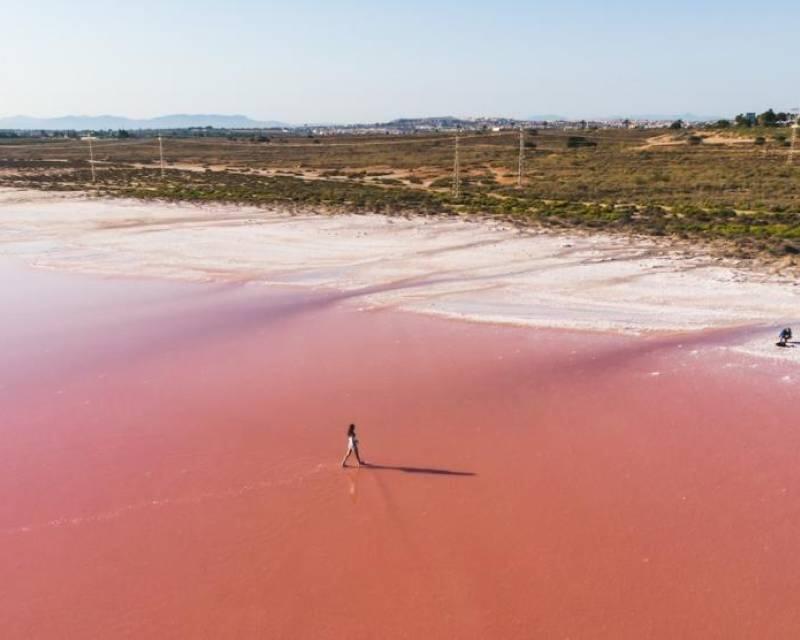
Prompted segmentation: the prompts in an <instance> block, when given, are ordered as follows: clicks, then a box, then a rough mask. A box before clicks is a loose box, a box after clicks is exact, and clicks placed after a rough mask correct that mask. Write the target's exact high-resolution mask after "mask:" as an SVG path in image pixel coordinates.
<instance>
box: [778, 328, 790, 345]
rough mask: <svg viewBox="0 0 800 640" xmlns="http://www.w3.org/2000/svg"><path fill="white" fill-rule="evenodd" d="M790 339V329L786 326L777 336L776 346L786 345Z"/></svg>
mask: <svg viewBox="0 0 800 640" xmlns="http://www.w3.org/2000/svg"><path fill="white" fill-rule="evenodd" d="M791 339H792V330H791V329H790V328H789V327H786V328H785V329H784V330H783V331H781V333H780V335H779V336H778V346H779V347H786V346H788V344H789V340H791Z"/></svg>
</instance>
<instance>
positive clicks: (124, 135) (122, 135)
mask: <svg viewBox="0 0 800 640" xmlns="http://www.w3.org/2000/svg"><path fill="white" fill-rule="evenodd" d="M117 137H118V138H130V137H131V134H130V133H128V132H127V131H125V129H120V130H119V131H117Z"/></svg>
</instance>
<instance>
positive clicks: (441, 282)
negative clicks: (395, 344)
mask: <svg viewBox="0 0 800 640" xmlns="http://www.w3.org/2000/svg"><path fill="white" fill-rule="evenodd" d="M0 221H1V222H2V233H1V234H0V254H2V255H10V256H15V257H17V258H20V259H22V260H24V261H25V262H26V263H28V264H31V265H34V266H38V267H45V268H54V269H67V270H71V271H81V272H89V273H97V274H106V275H122V276H136V277H142V276H154V277H169V278H179V279H189V280H203V281H207V280H222V281H248V282H263V283H271V284H279V285H292V286H306V287H327V288H333V289H337V290H341V291H345V292H348V293H349V294H350V295H351V297H352V298H353V299H354V300H356V301H357V302H358V303H359V304H361V305H364V306H370V307H395V308H400V309H405V310H412V311H418V312H424V313H432V314H439V315H445V316H451V317H457V318H468V319H472V320H478V321H489V322H501V323H510V324H518V325H527V326H537V327H552V328H570V329H582V330H600V331H609V330H610V331H614V332H622V333H647V332H653V331H659V332H678V331H695V330H702V329H709V328H717V327H726V326H733V325H753V326H754V331H753V332H752V333H750V334H743V335H742V339H741V341H740V343H739V344H736V345H729V346H732V347H733V348H737V349H742V350H746V351H748V352H750V353H753V354H758V355H766V356H770V357H776V358H784V359H793V360H794V359H797V360H799V361H800V357H797V356H796V355H795V352H796V351H800V350H796V349H781V350H779V349H776V348H775V347H774V335H773V334H777V331H778V330H779V329H780V328H781V327H782V326H783V325H791V324H792V322H794V321H797V320H798V317H799V316H800V288H798V287H797V286H796V284H795V283H794V282H789V281H787V280H786V279H784V278H781V277H779V276H770V275H765V274H760V273H756V272H748V271H743V270H737V269H733V268H730V267H726V266H721V265H720V264H718V263H716V262H714V261H713V260H712V259H711V258H709V257H707V256H702V255H695V256H691V257H690V256H687V255H686V254H685V253H684V252H682V251H679V250H675V251H668V250H665V249H664V248H663V247H659V246H657V245H656V244H654V243H652V242H649V241H647V240H629V239H625V238H618V237H612V236H607V235H591V236H590V235H568V234H565V235H557V234H550V233H547V234H546V233H535V232H530V231H520V230H517V229H514V228H512V227H509V226H508V225H504V224H498V223H492V222H475V221H465V220H460V219H441V218H410V219H406V218H398V217H386V216H381V215H369V216H366V215H337V216H325V215H290V214H287V213H286V212H282V211H278V210H263V209H256V208H248V207H230V206H202V207H201V206H193V205H172V204H159V203H141V202H134V201H109V200H105V201H104V200H90V199H86V198H84V197H82V196H80V195H73V196H64V195H63V194H62V195H60V194H48V193H39V192H24V191H14V190H4V191H0Z"/></svg>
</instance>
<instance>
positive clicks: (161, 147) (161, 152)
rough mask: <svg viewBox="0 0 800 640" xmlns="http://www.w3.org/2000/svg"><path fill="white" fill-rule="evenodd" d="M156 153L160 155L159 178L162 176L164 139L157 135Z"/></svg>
mask: <svg viewBox="0 0 800 640" xmlns="http://www.w3.org/2000/svg"><path fill="white" fill-rule="evenodd" d="M158 154H159V155H160V156H161V178H162V179H163V178H164V141H163V140H162V139H161V135H160V134H159V136H158Z"/></svg>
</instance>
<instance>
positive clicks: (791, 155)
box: [786, 122, 800, 167]
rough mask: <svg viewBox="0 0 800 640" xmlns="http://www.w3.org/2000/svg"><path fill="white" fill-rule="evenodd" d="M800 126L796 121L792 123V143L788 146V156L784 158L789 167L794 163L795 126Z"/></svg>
mask: <svg viewBox="0 0 800 640" xmlns="http://www.w3.org/2000/svg"><path fill="white" fill-rule="evenodd" d="M799 126H800V124H798V123H797V122H795V123H794V124H793V125H792V145H791V146H790V147H789V157H788V158H787V159H786V163H787V164H788V165H789V166H790V167H791V166H792V164H793V163H794V149H795V145H796V144H797V128H798V127H799Z"/></svg>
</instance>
